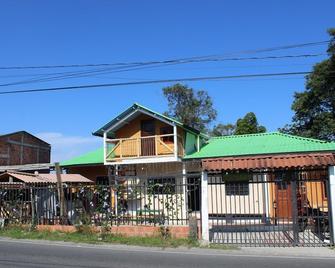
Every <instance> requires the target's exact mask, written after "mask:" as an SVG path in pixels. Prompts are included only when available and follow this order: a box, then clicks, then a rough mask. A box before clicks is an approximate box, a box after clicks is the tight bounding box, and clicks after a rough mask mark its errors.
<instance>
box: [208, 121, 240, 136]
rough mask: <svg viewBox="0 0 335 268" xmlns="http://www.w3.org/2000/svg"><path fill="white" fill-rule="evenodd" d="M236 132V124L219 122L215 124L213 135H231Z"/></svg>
mask: <svg viewBox="0 0 335 268" xmlns="http://www.w3.org/2000/svg"><path fill="white" fill-rule="evenodd" d="M234 133H235V125H233V124H226V125H224V124H218V125H216V126H214V128H213V130H212V132H211V135H212V136H214V137H215V136H230V135H234Z"/></svg>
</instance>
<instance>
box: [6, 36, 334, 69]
mask: <svg viewBox="0 0 335 268" xmlns="http://www.w3.org/2000/svg"><path fill="white" fill-rule="evenodd" d="M329 42H330V41H329V40H325V41H318V42H309V43H300V44H293V45H285V46H277V47H270V48H262V49H254V50H242V51H238V52H232V53H226V54H221V55H220V54H219V55H218V54H216V55H206V56H194V57H189V58H179V59H170V60H161V61H148V62H128V63H127V62H117V63H96V64H94V63H87V64H69V65H39V66H1V67H0V70H24V69H52V68H79V67H80V68H81V67H107V66H128V67H129V66H131V65H143V64H144V65H147V64H159V63H172V62H180V61H185V60H192V59H193V60H196V59H205V58H209V57H222V56H231V55H239V54H254V53H263V52H271V51H279V50H286V49H294V48H302V47H309V46H317V45H322V44H326V43H329Z"/></svg>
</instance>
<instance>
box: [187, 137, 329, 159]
mask: <svg viewBox="0 0 335 268" xmlns="http://www.w3.org/2000/svg"><path fill="white" fill-rule="evenodd" d="M316 151H335V142H326V141H322V140H317V139H310V138H303V137H299V136H293V135H288V134H283V133H279V132H270V133H261V134H249V135H233V136H224V137H215V138H212V139H210V140H209V142H208V143H207V144H206V145H205V146H204V147H202V148H201V150H200V152H196V153H193V154H190V155H187V156H186V157H185V159H193V158H212V157H229V156H243V155H260V154H280V153H303V152H316Z"/></svg>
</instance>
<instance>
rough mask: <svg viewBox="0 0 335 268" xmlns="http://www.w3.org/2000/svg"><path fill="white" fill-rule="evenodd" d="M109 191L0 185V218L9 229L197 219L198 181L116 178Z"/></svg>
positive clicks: (171, 222)
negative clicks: (28, 225) (33, 226)
mask: <svg viewBox="0 0 335 268" xmlns="http://www.w3.org/2000/svg"><path fill="white" fill-rule="evenodd" d="M115 181H116V183H114V184H113V185H81V186H78V185H77V186H73V185H63V187H62V188H58V187H57V186H56V185H25V184H20V183H8V184H4V183H2V184H0V218H1V219H3V220H4V221H5V223H9V224H10V223H12V224H14V223H15V224H31V223H33V224H42V225H43V224H64V225H76V224H90V225H96V226H100V225H103V224H108V225H154V226H155V225H187V224H188V222H189V218H190V217H192V215H193V216H195V217H198V218H199V217H200V216H199V215H200V213H199V212H198V210H199V209H200V204H199V202H200V195H199V193H200V180H199V177H198V176H197V175H192V176H190V177H189V178H185V177H182V176H181V175H180V174H179V176H169V177H146V178H138V177H130V178H118V179H117V180H115Z"/></svg>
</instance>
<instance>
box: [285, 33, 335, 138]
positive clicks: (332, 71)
mask: <svg viewBox="0 0 335 268" xmlns="http://www.w3.org/2000/svg"><path fill="white" fill-rule="evenodd" d="M329 34H330V37H331V40H330V43H329V47H328V50H327V52H328V55H329V58H328V59H326V60H324V61H322V62H320V63H318V64H316V65H315V66H314V67H313V71H312V73H311V74H309V75H307V77H306V90H305V91H303V92H300V93H298V92H296V93H295V94H294V101H293V104H292V110H293V111H294V116H293V118H292V123H291V124H290V125H287V126H285V127H284V128H283V129H281V131H283V132H288V133H291V134H295V135H300V136H305V137H311V138H318V139H324V140H329V141H333V140H335V28H333V29H330V30H329Z"/></svg>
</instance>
